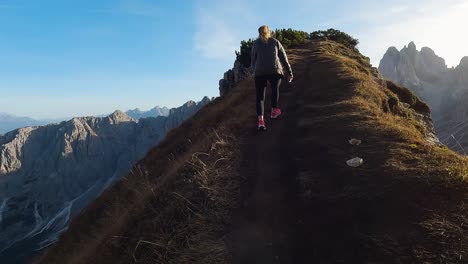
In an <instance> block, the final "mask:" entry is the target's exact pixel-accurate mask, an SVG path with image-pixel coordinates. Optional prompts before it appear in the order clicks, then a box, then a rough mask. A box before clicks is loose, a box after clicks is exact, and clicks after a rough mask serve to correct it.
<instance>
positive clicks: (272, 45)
mask: <svg viewBox="0 0 468 264" xmlns="http://www.w3.org/2000/svg"><path fill="white" fill-rule="evenodd" d="M258 34H259V35H258V39H257V40H256V41H255V42H254V44H253V46H252V53H251V63H252V69H253V72H254V76H255V89H256V94H257V95H256V99H257V116H258V130H266V126H265V119H264V117H263V116H264V113H265V106H264V105H265V89H266V86H267V81H268V82H270V86H271V107H272V109H271V115H270V117H271V118H272V119H276V118H278V116H279V115H281V110H280V109H279V108H278V100H279V87H280V84H281V79H283V78H284V76H285V73H286V75H287V78H288V81H289V82H291V81H292V79H293V74H292V69H291V65H289V61H288V57H287V55H286V52H285V51H284V48H283V45H281V43H280V42H279V40H277V39H275V38H272V37H271V32H270V28H269V27H268V26H265V25H264V26H261V27H260V28H259V29H258ZM285 71H286V72H285Z"/></svg>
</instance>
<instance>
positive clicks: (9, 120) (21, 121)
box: [0, 113, 48, 134]
mask: <svg viewBox="0 0 468 264" xmlns="http://www.w3.org/2000/svg"><path fill="white" fill-rule="evenodd" d="M47 122H48V121H40V120H34V119H32V118H29V117H20V116H14V115H10V114H7V113H0V134H3V133H6V132H8V131H11V130H13V129H17V128H20V127H27V126H39V125H45V124H47Z"/></svg>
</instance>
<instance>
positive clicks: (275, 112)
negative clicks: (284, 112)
mask: <svg viewBox="0 0 468 264" xmlns="http://www.w3.org/2000/svg"><path fill="white" fill-rule="evenodd" d="M279 115H281V109H279V108H273V109H271V116H270V117H271V118H272V119H276V118H278V116H279Z"/></svg>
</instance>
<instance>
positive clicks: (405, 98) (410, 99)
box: [386, 80, 431, 114]
mask: <svg viewBox="0 0 468 264" xmlns="http://www.w3.org/2000/svg"><path fill="white" fill-rule="evenodd" d="M386 82H387V88H388V89H389V90H390V91H392V92H393V93H395V94H396V95H397V96H398V98H399V99H400V101H402V102H403V103H407V104H409V105H410V107H411V108H413V109H414V110H415V111H416V112H418V113H425V114H427V113H430V112H431V108H430V107H429V106H428V105H427V104H426V103H425V102H423V101H421V100H419V98H418V97H417V96H416V95H415V94H414V93H413V92H412V91H410V90H409V89H408V88H405V87H402V86H399V85H397V84H395V83H394V82H392V81H388V80H387V81H386Z"/></svg>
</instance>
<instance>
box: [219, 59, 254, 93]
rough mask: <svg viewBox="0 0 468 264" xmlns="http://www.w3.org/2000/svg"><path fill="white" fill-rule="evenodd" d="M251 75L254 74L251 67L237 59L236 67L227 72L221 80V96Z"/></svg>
mask: <svg viewBox="0 0 468 264" xmlns="http://www.w3.org/2000/svg"><path fill="white" fill-rule="evenodd" d="M250 75H252V71H251V69H249V68H245V67H244V66H242V64H241V63H240V62H239V61H238V60H236V61H235V62H234V67H233V68H232V69H230V70H228V71H227V72H225V73H224V77H223V79H221V80H219V95H220V96H221V97H222V96H224V95H226V94H227V93H228V92H229V91H230V90H231V89H232V88H233V87H235V86H236V85H237V84H238V83H239V82H241V81H243V80H244V79H246V78H247V77H249V76H250Z"/></svg>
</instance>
